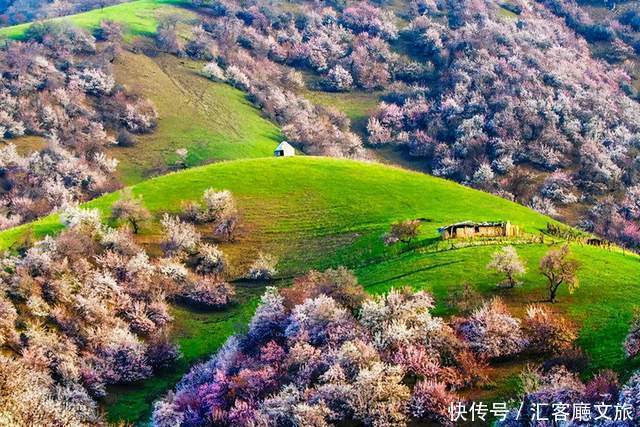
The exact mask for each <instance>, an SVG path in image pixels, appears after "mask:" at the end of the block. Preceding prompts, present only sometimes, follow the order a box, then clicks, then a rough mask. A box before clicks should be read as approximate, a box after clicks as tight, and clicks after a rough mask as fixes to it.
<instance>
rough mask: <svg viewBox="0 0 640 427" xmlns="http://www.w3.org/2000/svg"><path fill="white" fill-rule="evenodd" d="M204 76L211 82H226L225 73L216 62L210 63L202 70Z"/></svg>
mask: <svg viewBox="0 0 640 427" xmlns="http://www.w3.org/2000/svg"><path fill="white" fill-rule="evenodd" d="M202 75H203V76H205V77H206V78H208V79H211V80H217V81H221V82H223V81H225V76H224V71H223V70H222V68H220V66H219V65H218V64H217V63H216V62H209V63H207V64H206V65H205V66H204V67H203V68H202Z"/></svg>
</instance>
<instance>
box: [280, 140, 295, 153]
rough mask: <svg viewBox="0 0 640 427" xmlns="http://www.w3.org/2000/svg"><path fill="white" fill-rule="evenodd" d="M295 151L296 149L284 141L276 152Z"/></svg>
mask: <svg viewBox="0 0 640 427" xmlns="http://www.w3.org/2000/svg"><path fill="white" fill-rule="evenodd" d="M293 149H294V148H293V147H292V146H291V144H289V143H288V142H287V141H282V142H281V143H280V144H278V146H277V147H276V149H275V151H280V150H284V151H288V150H293Z"/></svg>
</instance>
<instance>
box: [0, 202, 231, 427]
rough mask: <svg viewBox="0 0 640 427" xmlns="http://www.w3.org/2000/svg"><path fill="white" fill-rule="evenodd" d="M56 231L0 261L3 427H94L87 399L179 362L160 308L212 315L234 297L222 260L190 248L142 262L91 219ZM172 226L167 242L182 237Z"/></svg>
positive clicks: (92, 215) (81, 217) (75, 217)
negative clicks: (178, 304)
mask: <svg viewBox="0 0 640 427" xmlns="http://www.w3.org/2000/svg"><path fill="white" fill-rule="evenodd" d="M61 221H62V222H63V224H64V225H65V226H66V228H65V229H64V230H63V231H62V233H61V234H60V235H59V236H58V237H56V238H50V237H47V238H46V239H44V240H42V241H41V242H38V243H36V244H35V245H34V246H33V247H30V248H26V249H25V250H24V252H23V254H22V255H19V256H5V257H3V258H2V259H1V260H0V264H1V265H2V269H1V271H0V350H2V352H1V353H0V354H2V356H0V357H1V358H2V360H1V363H0V390H1V391H0V408H1V410H0V424H3V425H5V424H4V423H5V421H7V422H8V425H34V423H35V424H36V425H96V424H100V423H101V418H100V416H99V414H98V412H97V405H96V404H95V402H94V399H97V398H100V397H104V396H105V394H106V388H105V387H106V386H107V385H109V384H118V383H129V382H135V381H138V380H141V379H144V378H147V377H149V376H151V375H152V374H153V372H154V371H155V370H156V369H160V368H163V367H166V366H167V365H168V364H170V363H171V362H172V361H173V360H174V359H175V358H176V357H178V356H179V353H178V349H177V348H176V347H175V346H174V345H172V344H171V343H170V342H169V341H168V340H167V338H166V327H167V326H168V324H169V322H170V321H171V316H170V315H169V310H168V307H167V300H180V301H184V302H186V303H189V304H193V305H197V306H204V307H213V308H218V307H222V306H225V305H227V304H229V302H230V300H231V297H232V296H233V295H234V289H233V287H232V286H231V285H229V284H227V283H226V282H224V281H223V270H224V254H222V252H221V251H219V250H218V249H217V248H216V247H214V246H211V245H207V244H203V243H200V242H199V241H198V239H195V242H194V244H193V248H192V251H191V252H190V253H189V254H185V253H181V252H179V251H178V250H176V251H173V252H172V253H171V257H165V258H157V259H150V258H149V256H148V255H147V254H146V253H145V251H144V250H142V249H141V248H140V247H138V246H137V245H136V244H135V243H134V242H133V238H132V235H131V234H130V231H128V230H127V229H126V228H122V229H113V228H110V227H107V226H105V225H103V224H102V223H101V221H100V215H99V213H98V211H95V210H92V211H87V210H83V209H78V208H69V209H67V210H65V211H64V212H63V213H62V214H61ZM178 221H179V220H178ZM176 224H177V223H176V222H175V221H174V222H167V223H166V224H165V227H166V228H167V233H168V234H169V235H170V236H174V238H178V237H176V236H179V235H180V233H184V230H183V228H184V227H181V226H180V225H176ZM185 240H186V239H184V238H183V239H182V240H181V241H183V242H184V241H185ZM183 246H184V245H183ZM183 246H180V247H183Z"/></svg>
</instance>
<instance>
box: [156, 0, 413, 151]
mask: <svg viewBox="0 0 640 427" xmlns="http://www.w3.org/2000/svg"><path fill="white" fill-rule="evenodd" d="M194 4H195V5H196V6H197V7H199V8H201V9H202V10H204V11H206V12H207V14H208V15H209V16H210V17H208V18H207V19H205V20H203V22H202V24H201V25H200V26H199V27H198V28H196V30H195V31H194V32H193V35H192V38H191V40H189V41H188V42H187V43H186V44H185V45H184V46H182V47H179V46H178V47H177V48H172V49H167V50H169V51H176V50H177V51H179V52H184V53H185V54H187V55H189V56H192V57H194V58H198V59H206V60H209V61H210V62H209V64H207V65H206V66H205V67H204V69H203V75H205V76H207V77H209V78H211V79H214V80H220V81H226V82H229V83H231V84H232V85H234V86H236V87H238V88H240V89H242V90H245V91H248V92H249V94H250V95H251V99H252V100H253V101H254V102H255V103H256V104H257V105H258V106H259V107H261V108H262V109H263V110H264V111H265V112H266V113H267V114H268V115H269V117H271V118H272V119H273V120H274V121H276V122H277V123H279V124H281V125H282V127H283V133H284V134H285V136H286V137H287V140H288V141H290V142H292V143H294V144H296V145H297V146H298V147H299V148H301V149H302V150H303V151H305V152H306V153H309V154H323V155H332V156H340V157H363V156H365V152H364V151H363V149H362V141H361V140H360V137H359V136H357V135H356V134H355V133H353V132H352V131H351V130H350V123H349V119H348V118H347V117H346V116H345V115H344V114H343V113H341V112H338V111H337V110H336V109H333V108H325V107H321V106H317V105H314V104H312V103H310V102H309V101H308V100H306V99H305V98H304V96H302V95H301V94H300V92H301V91H300V90H301V89H302V88H303V86H304V84H305V82H304V79H303V78H302V74H301V73H300V72H299V71H294V70H293V69H292V67H293V68H297V69H299V70H305V71H311V72H313V73H314V74H317V75H318V76H319V82H318V83H317V85H318V88H323V89H326V90H330V91H348V90H351V89H353V88H362V89H379V88H384V87H386V86H387V85H388V84H389V83H390V82H391V81H392V79H393V75H394V73H395V72H396V69H398V68H399V67H401V68H402V67H405V68H406V67H408V65H407V64H404V62H403V61H402V60H401V59H400V57H399V55H398V54H396V53H394V52H392V50H391V48H390V45H389V41H391V40H393V39H395V38H396V37H397V30H396V28H395V23H394V20H395V17H394V16H393V13H392V12H388V11H384V10H382V9H381V8H378V7H375V6H373V5H372V4H369V3H367V2H358V3H355V4H354V5H352V6H350V7H347V8H345V9H344V10H338V9H333V8H330V7H317V5H315V6H314V5H312V4H298V5H296V12H295V13H291V12H282V11H281V10H279V9H277V8H275V7H272V6H268V5H266V4H253V3H251V4H244V3H240V2H234V1H226V0H222V1H215V2H202V1H194ZM167 38H170V39H172V40H175V31H174V36H173V37H168V36H167V35H166V34H163V40H165V39H167ZM163 45H166V43H163ZM171 45H172V46H173V44H171Z"/></svg>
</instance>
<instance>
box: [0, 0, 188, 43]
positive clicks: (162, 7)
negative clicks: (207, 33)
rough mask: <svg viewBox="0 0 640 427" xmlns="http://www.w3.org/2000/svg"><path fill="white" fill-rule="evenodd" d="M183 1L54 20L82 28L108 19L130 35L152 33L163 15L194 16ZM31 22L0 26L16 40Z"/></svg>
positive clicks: (146, 0) (141, 3)
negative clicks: (182, 6)
mask: <svg viewBox="0 0 640 427" xmlns="http://www.w3.org/2000/svg"><path fill="white" fill-rule="evenodd" d="M182 3H185V2H184V1H182V0H136V1H132V2H127V3H121V4H117V5H114V6H109V7H105V8H103V9H95V10H91V11H88V12H84V13H79V14H77V15H72V16H63V17H60V18H54V19H52V20H51V21H54V22H70V23H72V24H73V25H77V26H79V27H82V28H86V29H89V30H93V29H95V28H97V27H98V26H99V25H100V22H101V21H103V20H105V19H110V20H114V21H118V22H120V23H122V24H123V26H124V30H125V36H126V38H128V39H130V38H132V37H134V36H150V35H153V34H154V33H155V31H156V27H157V24H158V18H159V17H160V16H162V15H170V14H180V15H183V16H192V15H193V14H191V13H190V12H187V11H186V10H185V9H182V8H178V7H176V6H179V5H180V4H182ZM30 25H31V23H25V24H20V25H14V26H11V27H5V28H2V29H0V36H4V37H9V38H13V39H21V38H22V37H24V34H25V31H26V30H27V29H28V28H29V26H30Z"/></svg>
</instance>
